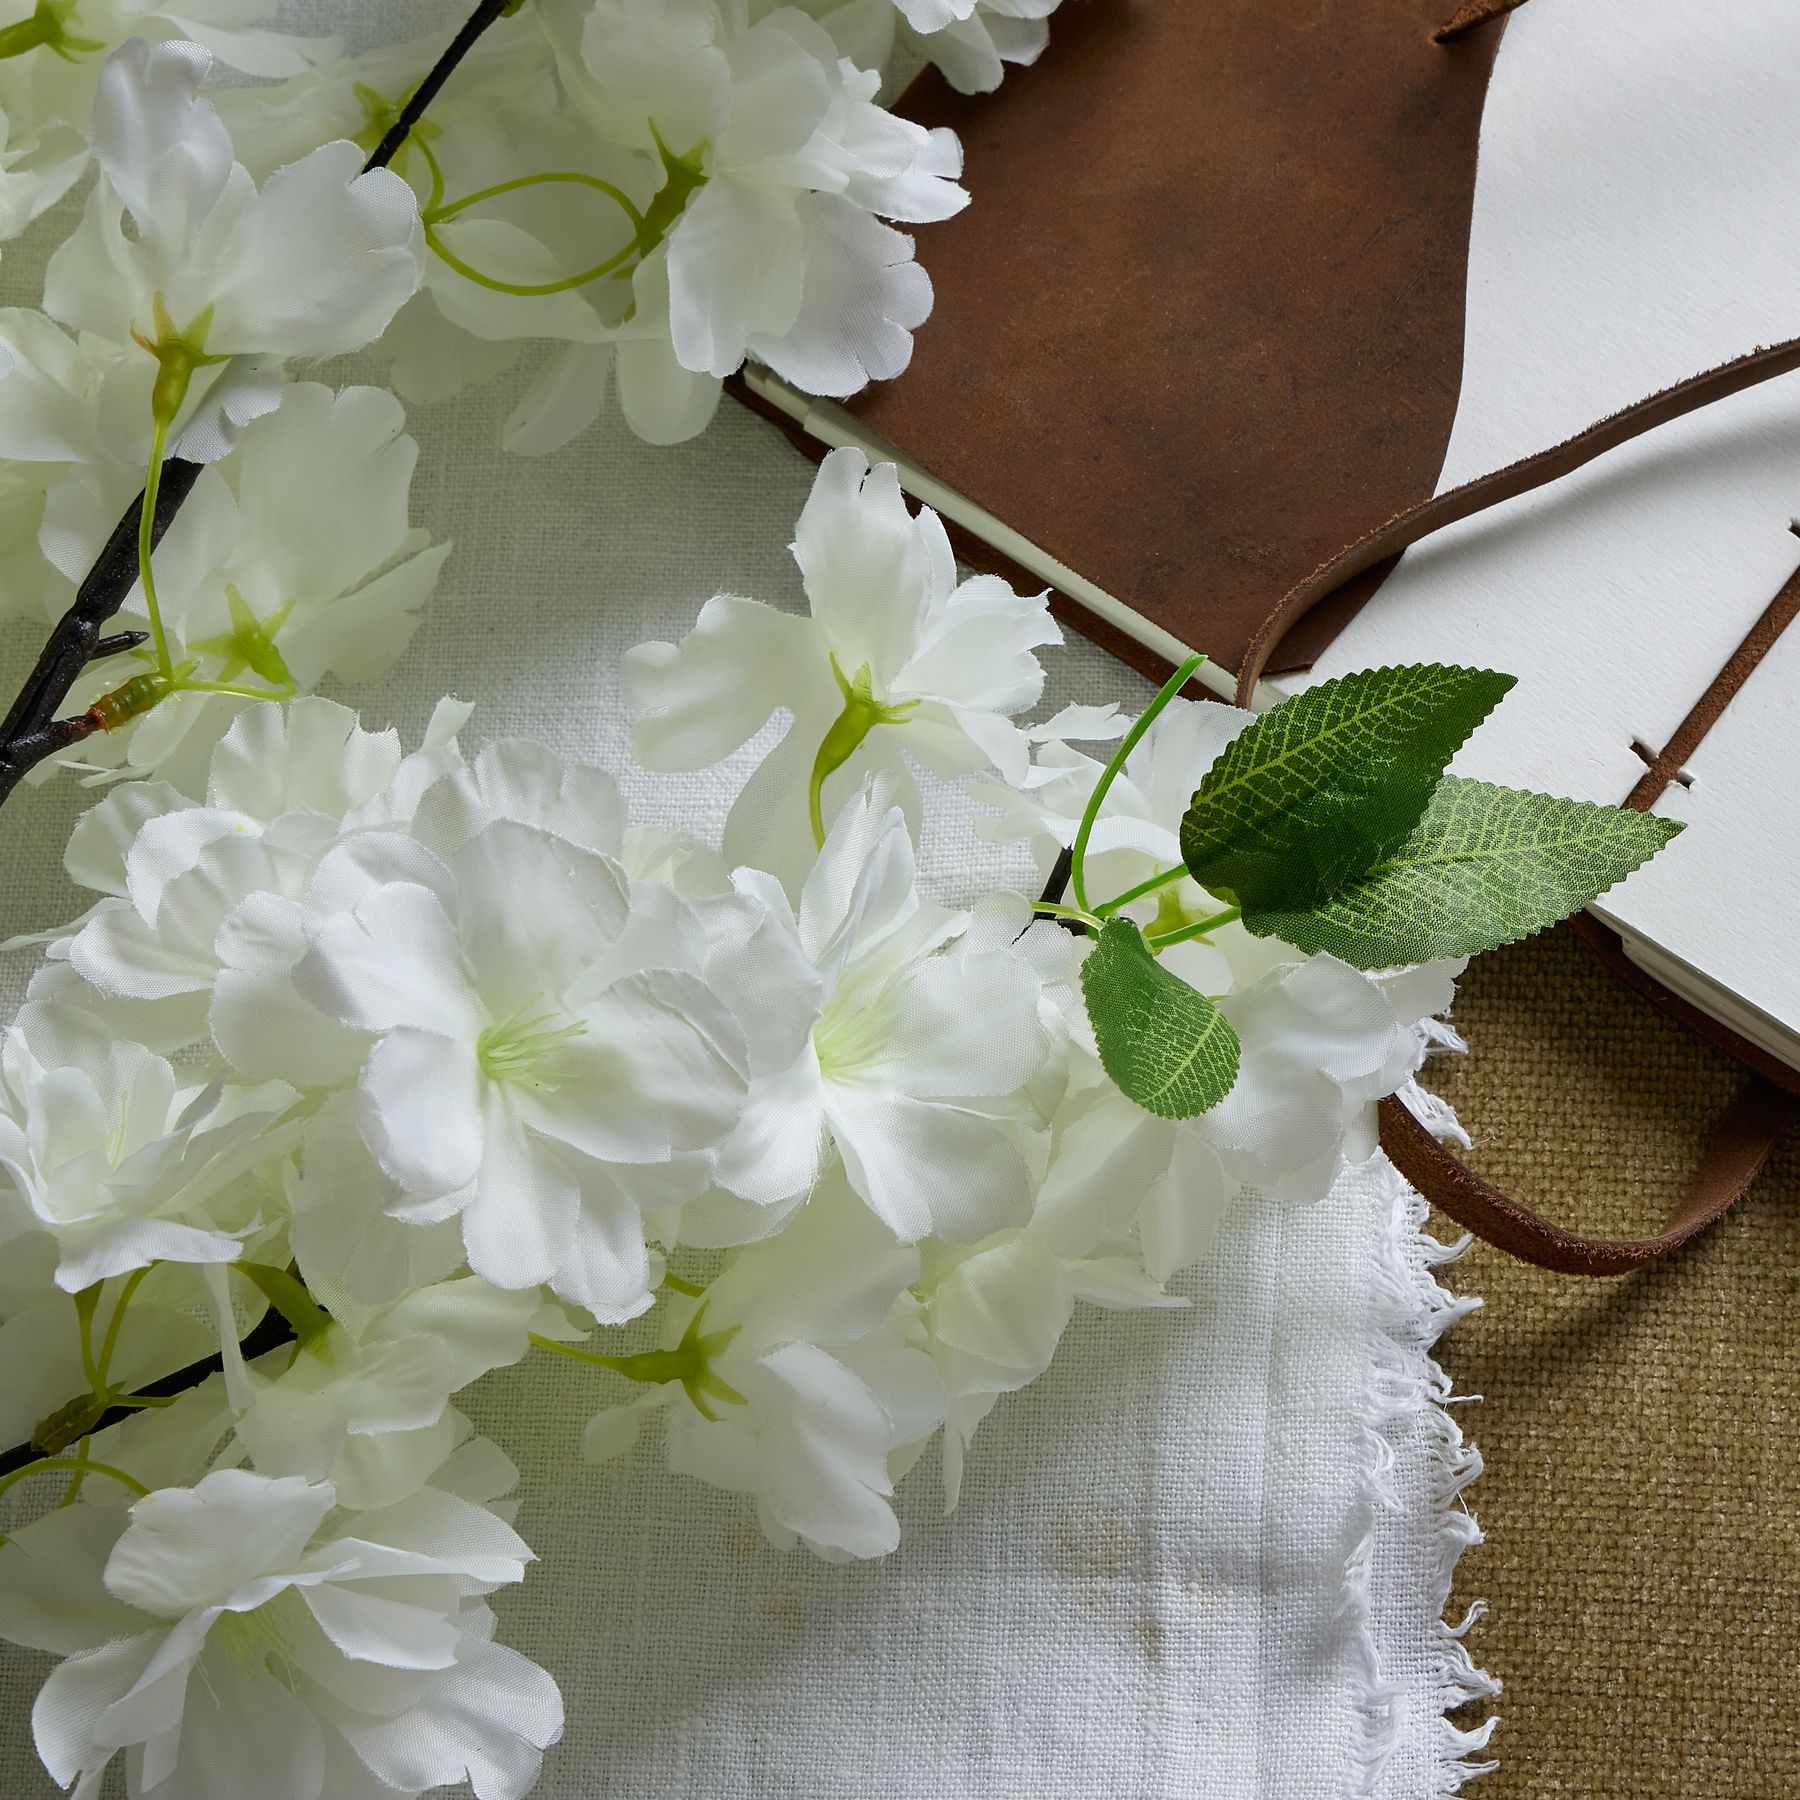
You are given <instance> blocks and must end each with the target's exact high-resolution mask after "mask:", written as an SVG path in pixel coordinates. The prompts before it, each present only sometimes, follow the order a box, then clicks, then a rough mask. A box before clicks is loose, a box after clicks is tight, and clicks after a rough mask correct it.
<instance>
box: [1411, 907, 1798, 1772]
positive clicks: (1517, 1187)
mask: <svg viewBox="0 0 1800 1800" xmlns="http://www.w3.org/2000/svg"><path fill="white" fill-rule="evenodd" d="M1456 1022H1457V1024H1458V1026H1459V1027H1460V1028H1461V1029H1462V1031H1463V1033H1464V1035H1465V1036H1466V1037H1467V1039H1468V1042H1469V1045H1470V1048H1471V1051H1472V1054H1471V1056H1470V1057H1468V1058H1467V1059H1466V1060H1463V1059H1446V1060H1443V1061H1439V1062H1437V1063H1434V1064H1433V1066H1432V1069H1431V1071H1430V1074H1429V1076H1428V1080H1429V1081H1430V1084H1431V1085H1432V1086H1433V1087H1435V1088H1436V1089H1437V1090H1438V1091H1439V1092H1441V1093H1443V1094H1444V1095H1445V1096H1446V1097H1447V1098H1449V1099H1450V1100H1452V1101H1453V1102H1454V1103H1455V1105H1456V1106H1457V1108H1458V1109H1459V1111H1460V1112H1461V1114H1462V1117H1463V1121H1464V1123H1465V1125H1466V1126H1467V1127H1468V1128H1469V1130H1470V1132H1471V1134H1472V1135H1473V1137H1474V1139H1475V1150H1474V1152H1473V1155H1472V1161H1473V1162H1474V1164H1475V1166H1476V1167H1477V1168H1478V1169H1479V1170H1480V1171H1481V1172H1482V1173H1483V1174H1484V1175H1486V1176H1487V1177H1488V1178H1489V1179H1491V1180H1494V1181H1497V1182H1498V1183H1499V1184H1500V1185H1502V1186H1504V1187H1507V1188H1508V1189H1510V1190H1511V1191H1512V1192H1513V1193H1515V1194H1516V1195H1517V1196H1518V1197H1519V1198H1521V1199H1523V1200H1526V1201H1527V1202H1529V1203H1530V1204H1533V1205H1535V1206H1537V1207H1538V1208H1539V1209H1540V1210H1542V1211H1545V1212H1548V1213H1549V1214H1550V1215H1551V1216H1552V1217H1554V1218H1556V1219H1558V1220H1560V1221H1563V1222H1566V1223H1568V1224H1571V1225H1573V1226H1577V1227H1578V1228H1579V1229H1581V1230H1583V1231H1589V1232H1603V1233H1605V1232H1616V1233H1618V1234H1620V1235H1625V1234H1637V1233H1641V1232H1644V1231H1648V1230H1650V1229H1652V1228H1653V1227H1654V1226H1655V1225H1657V1224H1660V1223H1661V1220H1662V1217H1663V1214H1664V1212H1665V1211H1666V1210H1667V1208H1668V1206H1669V1204H1670V1202H1671V1201H1672V1199H1673V1198H1674V1196H1675V1194H1676V1193H1677V1192H1678V1190H1679V1188H1680V1186H1681V1184H1682V1183H1683V1181H1684V1180H1685V1179H1686V1177H1687V1175H1688V1174H1689V1173H1690V1172H1691V1170H1692V1168H1693V1166H1694V1163H1695V1160H1696V1157H1697V1154H1698V1149H1699V1145H1700V1142H1701V1138H1702V1135H1703V1133H1704V1130H1705V1127H1706V1125H1707V1122H1708V1120H1709V1119H1710V1118H1711V1117H1712V1116H1713V1115H1714V1114H1715V1113H1716V1112H1717V1111H1718V1109H1719V1108H1720V1107H1721V1106H1722V1105H1723V1104H1724V1102H1725V1100H1726V1099H1727V1098H1728V1096H1729V1095H1730V1093H1731V1092H1732V1090H1733V1085H1734V1083H1735V1081H1736V1079H1737V1076H1736V1073H1735V1071H1734V1069H1733V1067H1732V1065H1731V1064H1729V1063H1728V1062H1727V1061H1726V1060H1725V1059H1724V1058H1723V1057H1721V1056H1719V1055H1718V1054H1716V1053H1715V1052H1713V1051H1711V1050H1709V1049H1707V1048H1706V1047H1704V1046H1702V1045H1700V1044H1698V1043H1697V1042H1695V1041H1694V1040H1693V1039H1692V1038H1691V1037H1689V1036H1688V1035H1687V1034H1686V1033H1684V1032H1683V1031H1681V1030H1680V1029H1679V1028H1678V1027H1676V1026H1674V1025H1672V1024H1670V1023H1669V1022H1668V1021H1667V1020H1665V1019H1664V1018H1663V1017H1662V1016H1661V1015H1660V1014H1659V1013H1657V1012H1656V1011H1655V1010H1654V1009H1653V1008H1651V1007H1650V1006H1648V1005H1647V1004H1646V1003H1644V1002H1643V1001H1641V1000H1639V999H1638V998H1637V997H1636V996H1635V995H1632V994H1630V993H1629V992H1627V991H1626V990H1625V989H1624V988H1622V987H1621V986H1620V985H1619V984H1618V983H1617V982H1616V981H1615V980H1614V979H1613V978H1611V977H1610V976H1608V975H1606V974H1605V973H1604V972H1603V971H1601V970H1599V969H1598V968H1597V967H1595V966H1594V965H1593V964H1592V963H1591V962H1590V961H1589V960H1588V959H1587V957H1586V955H1585V953H1584V952H1583V951H1582V950H1581V948H1580V947H1579V946H1578V945H1577V944H1576V943H1575V942H1574V941H1573V940H1572V939H1570V938H1569V937H1567V936H1566V935H1564V934H1562V933H1556V934H1552V935H1549V936H1546V937H1544V938H1540V939H1536V940H1533V941H1531V942H1529V943H1526V944H1521V945H1516V946H1513V947H1512V948H1510V949H1508V950H1504V951H1500V952H1496V953H1495V954H1493V955H1491V956H1487V957H1484V958H1482V959H1480V961H1479V962H1478V963H1476V964H1475V965H1474V966H1473V967H1472V968H1471V969H1470V971H1469V974H1468V977H1467V979H1466V981H1465V982H1464V985H1463V988H1462V992H1461V995H1460V996H1459V999H1458V1003H1457V1014H1456ZM1437 1229H1438V1230H1439V1231H1440V1232H1441V1233H1442V1234H1444V1235H1451V1234H1452V1233H1453V1229H1454V1228H1453V1227H1451V1226H1450V1224H1449V1221H1447V1220H1445V1221H1440V1222H1439V1224H1438V1226H1437ZM1451 1279H1452V1280H1453V1281H1454V1283H1455V1285H1456V1286H1457V1287H1458V1288H1459V1289H1461V1290H1462V1291H1464V1292H1468V1293H1475V1294H1481V1295H1483V1296H1485V1298H1486V1302H1487V1304H1486V1306H1485V1308H1484V1309H1483V1310H1481V1311H1479V1312H1477V1313H1475V1314H1474V1315H1473V1316H1472V1317H1471V1318H1470V1319H1469V1320H1468V1321H1467V1322H1466V1323H1464V1324H1462V1325H1460V1326H1458V1327H1457V1329H1456V1330H1455V1331H1454V1332H1453V1333H1452V1334H1451V1335H1450V1337H1449V1338H1447V1339H1446V1340H1445V1342H1444V1344H1443V1345H1442V1347H1441V1348H1440V1351H1439V1355H1440V1358H1441V1359H1442V1361H1443V1362H1444V1364H1445V1367H1446V1368H1447V1369H1448V1370H1449V1371H1450V1373H1451V1374H1452V1375H1453V1377H1454V1378H1455V1381H1456V1385H1457V1387H1458V1389H1459V1390H1460V1391H1464V1392H1471V1393H1477V1394H1481V1395H1483V1396H1484V1399H1483V1400H1482V1402H1481V1404H1480V1405H1472V1406H1469V1407H1468V1408H1466V1409H1465V1410H1464V1411H1463V1413H1462V1422H1463V1425H1464V1428H1465V1429H1466V1430H1468V1431H1469V1432H1470V1434H1471V1435H1472V1436H1473V1437H1474V1438H1475V1439H1476V1441H1477V1442H1478V1443H1479V1444H1480V1446H1481V1449H1482V1452H1483V1454H1484V1455H1485V1456H1486V1458H1487V1473H1486V1474H1485V1475H1484V1476H1483V1478H1482V1479H1481V1481H1480V1482H1479V1483H1478V1484H1477V1485H1476V1487H1475V1488H1474V1489H1473V1490H1472V1492H1471V1495H1470V1500H1471V1504H1472V1505H1473V1507H1474V1509H1475V1510H1476V1511H1477V1513H1478V1514H1479V1515H1480V1517H1481V1519H1482V1523H1483V1525H1484V1527H1485V1528H1486V1530H1487V1534H1488V1541H1487V1543H1486V1544H1485V1545H1484V1546H1482V1547H1481V1548H1479V1549H1476V1550H1473V1551H1471V1552H1469V1553H1468V1554H1467V1555H1466V1556H1465V1557H1464V1559H1463V1562H1462V1565H1461V1567H1460V1569H1459V1571H1458V1578H1457V1587H1458V1591H1459V1595H1460V1597H1461V1598H1462V1600H1463V1602H1464V1603H1465V1604H1466V1602H1467V1601H1468V1600H1470V1599H1473V1598H1475V1597H1477V1596H1481V1597H1485V1598H1486V1599H1487V1601H1488V1603H1489V1606H1490V1608H1491V1611H1490V1614H1489V1616H1488V1618H1487V1619H1486V1620H1485V1621H1483V1623H1482V1624H1481V1625H1479V1626H1478V1627H1477V1628H1476V1630H1477V1635H1476V1637H1475V1639H1474V1645H1475V1647H1476V1650H1477V1657H1478V1660H1479V1661H1480V1662H1481V1663H1482V1664H1483V1665H1484V1666H1485V1667H1487V1668H1488V1669H1490V1670H1491V1671H1492V1672H1493V1673H1494V1674H1496V1675H1498V1676H1499V1677H1500V1678H1501V1679H1502V1680H1503V1681H1504V1682H1505V1684H1506V1692H1505V1695H1504V1697H1503V1698H1502V1700H1501V1701H1500V1702H1499V1710H1500V1713H1501V1716H1502V1724H1501V1727H1500V1733H1499V1735H1498V1736H1496V1738H1495V1740H1494V1751H1495V1754H1496V1755H1497V1756H1498V1757H1499V1758H1500V1761H1501V1768H1500V1770H1499V1772H1497V1773H1496V1774H1494V1775H1492V1776H1489V1777H1487V1778H1486V1779H1484V1780H1482V1781H1481V1782H1479V1783H1478V1784H1477V1788H1476V1790H1475V1791H1477V1792H1479V1793H1480V1794H1481V1796H1482V1800H1513V1797H1515V1796H1517V1797H1518V1800H1525V1797H1526V1796H1529V1797H1530V1800H1544V1797H1546V1796H1560V1795H1570V1796H1574V1795H1580V1796H1583V1797H1584V1800H1611V1797H1612V1796H1619V1797H1620V1800H1625V1797H1627V1796H1629V1797H1630V1800H1646V1797H1649V1796H1661V1795H1680V1796H1692V1797H1694V1800H1715V1797H1718V1796H1731V1797H1735V1796H1743V1797H1744V1800H1776V1797H1778V1796H1795V1795H1800V1722H1797V1712H1800V1682H1797V1681H1796V1667H1797V1657H1796V1651H1795V1647H1794V1646H1795V1638H1796V1632H1797V1631H1800V1606H1797V1605H1796V1602H1797V1601H1800V1522H1797V1520H1796V1506H1795V1501H1796V1487H1797V1485H1800V1484H1797V1482H1796V1476H1795V1424H1796V1412H1797V1411H1800V1406H1797V1397H1800V1142H1790V1143H1789V1144H1787V1145H1785V1146H1784V1147H1783V1148H1782V1149H1781V1150H1780V1151H1778V1152H1777V1155H1776V1158H1775V1160H1774V1161H1773V1163H1772V1164H1771V1166H1770V1168H1769V1169H1768V1170H1767V1171H1766V1172H1765V1173H1764V1174H1763V1176H1762V1178H1761V1179H1760V1180H1759V1181H1758V1183H1757V1184H1756V1186H1755V1187H1754V1188H1753V1189H1752V1191H1751V1193H1750V1195H1749V1196H1748V1197H1747V1198H1746V1199H1745V1200H1744V1201H1743V1202H1742V1203H1741V1204H1740V1205H1739V1206H1738V1208H1737V1209H1736V1210H1734V1211H1733V1212H1732V1213H1731V1214H1729V1215H1728V1216H1727V1217H1726V1219H1725V1220H1724V1221H1723V1222H1722V1223H1721V1224H1720V1225H1718V1226H1716V1227H1714V1228H1713V1230H1712V1231H1710V1232H1708V1233H1707V1234H1705V1235H1704V1236H1703V1237H1702V1238H1701V1239H1700V1240H1699V1241H1698V1242H1697V1243H1694V1244H1692V1245H1689V1246H1687V1247H1686V1248H1685V1249H1683V1250H1681V1251H1679V1252H1677V1253H1676V1254H1674V1255H1673V1256H1671V1257H1668V1258H1666V1259H1664V1260H1663V1261H1662V1262H1660V1263H1658V1264H1655V1265H1653V1266H1652V1267H1650V1268H1649V1269H1646V1270H1642V1271H1640V1272H1639V1273H1637V1274H1636V1275H1633V1276H1627V1277H1624V1278H1622V1279H1615V1280H1589V1281H1582V1280H1577V1279H1571V1278H1570V1277H1568V1276H1560V1275H1551V1274H1546V1273H1544V1272H1543V1271H1540V1270H1537V1269H1533V1268H1529V1267H1527V1266H1526V1265H1524V1264H1522V1263H1518V1262H1515V1261H1513V1260H1511V1259H1510V1258H1508V1257H1505V1256H1502V1255H1501V1254H1500V1253H1498V1252H1497V1251H1494V1250H1492V1249H1490V1248H1488V1247H1487V1246H1485V1245H1477V1246H1476V1247H1475V1248H1474V1249H1473V1250H1472V1251H1471V1252H1470V1254H1469V1256H1468V1257H1467V1258H1466V1259H1465V1260H1464V1261H1463V1262H1462V1263H1460V1264H1458V1265H1456V1267H1455V1269H1454V1270H1453V1272H1452V1275H1451Z"/></svg>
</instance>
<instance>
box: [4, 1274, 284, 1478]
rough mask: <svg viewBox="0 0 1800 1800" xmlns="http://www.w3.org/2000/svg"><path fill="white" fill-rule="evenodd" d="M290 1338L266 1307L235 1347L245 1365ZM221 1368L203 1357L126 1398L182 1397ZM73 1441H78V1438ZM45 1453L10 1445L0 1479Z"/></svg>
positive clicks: (115, 1417)
mask: <svg viewBox="0 0 1800 1800" xmlns="http://www.w3.org/2000/svg"><path fill="white" fill-rule="evenodd" d="M293 1339H294V1328H293V1326H291V1325H290V1324H289V1323H288V1322H287V1320H286V1319H284V1318H283V1317H282V1316H281V1314H280V1313H278V1312H277V1311H276V1310H275V1309H274V1307H270V1308H269V1310H268V1312H266V1313H265V1314H264V1315H263V1317H262V1320H261V1322H260V1323H259V1324H257V1325H256V1326H255V1328H254V1329H253V1330H252V1331H251V1332H250V1333H249V1334H248V1335H247V1336H246V1337H245V1339H244V1341H243V1342H242V1343H241V1344H240V1345H239V1346H238V1348H239V1350H241V1351H242V1353H243V1357H244V1360H245V1361H246V1362H254V1361H255V1359H256V1358H257V1357H259V1356H266V1355H267V1354H268V1353H269V1352H270V1351H271V1350H279V1349H280V1348H281V1346H282V1345H283V1344H289V1343H292V1342H293ZM224 1367H225V1358H224V1356H223V1355H222V1354H220V1353H219V1352H216V1351H215V1352H214V1353H213V1355H211V1356H203V1357H201V1359H200V1360H199V1361H198V1362H194V1363H189V1364H188V1366H187V1367H186V1368H185V1369H176V1370H175V1371H174V1372H173V1373H172V1374H168V1375H164V1376H163V1377H161V1379H159V1380H157V1381H152V1382H148V1383H147V1384H146V1385H145V1386H143V1387H141V1388H138V1389H137V1390H135V1392H133V1393H132V1394H130V1395H128V1396H127V1398H129V1399H133V1400H170V1399H173V1398H174V1397H175V1396H176V1395H177V1394H185V1393H186V1392H187V1391H188V1390H189V1389H190V1388H197V1387H198V1386H199V1385H200V1384H201V1383H202V1382H203V1381H206V1380H207V1379H209V1378H210V1377H211V1376H214V1375H217V1374H218V1373H219V1371H220V1370H221V1369H223V1368H224ZM138 1411H139V1408H137V1407H135V1406H112V1407H108V1408H107V1410H106V1411H105V1412H103V1413H102V1414H101V1415H100V1417H99V1418H98V1419H96V1420H95V1421H94V1423H93V1424H92V1425H91V1426H90V1427H89V1432H93V1431H104V1430H105V1429H106V1428H107V1426H109V1425H118V1424H122V1423H123V1422H124V1421H125V1420H126V1419H129V1418H133V1417H135V1416H136V1414H137V1412H138ZM87 1435H88V1432H84V1433H82V1436H83V1437H85V1436H87ZM76 1441H77V1442H79V1441H80V1439H77V1440H76ZM46 1454H48V1453H47V1452H46V1451H44V1450H41V1449H39V1448H38V1446H37V1445H36V1444H14V1445H13V1447H12V1448H11V1449H10V1450H0V1476H5V1475H10V1474H11V1473H12V1472H13V1471H14V1470H15V1469H22V1468H24V1467H25V1465H26V1464H27V1463H34V1462H36V1461H37V1460H38V1459H39V1457H41V1456H44V1455H46Z"/></svg>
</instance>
